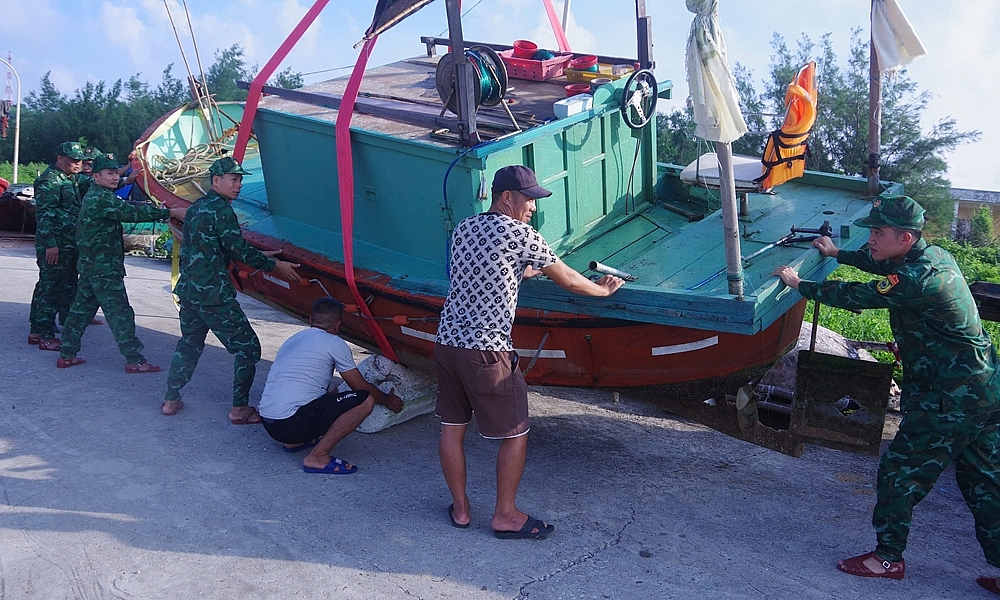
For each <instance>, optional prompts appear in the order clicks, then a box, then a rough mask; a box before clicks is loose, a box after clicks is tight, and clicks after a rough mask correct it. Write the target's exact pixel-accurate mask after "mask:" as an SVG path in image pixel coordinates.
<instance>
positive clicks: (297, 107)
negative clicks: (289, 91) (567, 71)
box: [260, 56, 569, 147]
mask: <svg viewBox="0 0 1000 600" xmlns="http://www.w3.org/2000/svg"><path fill="white" fill-rule="evenodd" d="M440 59H441V57H440V56H421V57H415V58H410V59H406V60H401V61H398V62H394V63H391V64H388V65H384V66H381V67H373V68H369V69H368V70H366V71H365V77H364V79H363V80H362V84H361V90H360V92H359V94H358V101H359V102H365V103H368V104H370V105H371V106H373V107H382V108H389V109H396V110H406V111H409V112H413V113H421V114H424V115H428V116H437V115H439V114H440V113H441V109H442V108H443V107H444V103H443V102H442V101H441V98H440V96H439V95H438V91H437V88H436V87H435V70H436V68H437V64H438V61H439V60H440ZM347 83H348V78H346V77H343V78H338V79H332V80H328V81H323V82H319V83H315V84H311V85H307V86H305V87H302V88H299V89H298V90H296V91H297V92H302V93H305V94H312V95H313V98H312V99H313V100H314V101H318V100H321V98H322V97H323V96H330V97H331V98H336V99H339V98H340V97H341V95H342V94H343V93H344V90H345V89H346V88H347ZM568 83H569V81H568V80H567V79H566V77H565V76H560V77H555V78H552V79H550V80H548V81H529V80H525V79H513V78H512V79H510V80H509V87H508V91H507V94H506V96H505V98H506V100H507V104H508V106H509V108H510V110H511V112H512V114H513V115H514V116H515V117H516V118H517V120H518V122H519V124H520V126H521V127H522V128H526V127H531V126H536V125H541V124H543V123H545V122H548V121H551V120H553V119H555V114H554V112H553V109H552V104H553V103H554V102H556V101H557V100H561V99H563V98H565V97H566V90H565V86H566V85H567V84H568ZM260 108H261V109H264V110H270V111H274V112H279V113H284V114H289V115H297V116H300V117H306V118H310V119H316V120H319V121H326V122H329V123H334V122H336V120H337V114H338V113H339V111H338V110H337V109H336V108H332V107H329V106H322V105H318V104H310V103H305V102H301V101H295V100H292V99H289V98H283V97H280V96H269V97H266V98H264V99H263V100H262V101H261V103H260ZM449 114H450V113H449ZM476 118H477V123H478V124H479V127H480V128H481V129H484V130H486V131H490V130H491V129H492V130H493V131H491V132H490V133H491V134H492V135H490V137H492V136H493V135H496V134H498V133H504V132H506V131H508V130H510V129H511V128H512V124H511V121H510V117H508V116H507V113H506V111H504V109H503V108H502V107H501V106H499V105H498V106H494V107H488V106H481V107H480V108H479V111H478V112H477V115H476ZM351 125H352V127H356V128H359V129H364V130H366V131H371V132H375V133H380V134H383V135H387V136H391V137H393V138H397V139H405V140H411V141H420V142H423V143H427V144H431V145H435V146H441V147H454V146H456V145H457V144H456V143H455V141H454V140H449V139H447V138H442V137H440V136H434V135H432V134H431V132H430V131H429V130H428V128H427V127H423V126H419V125H413V124H407V123H402V122H400V121H398V120H393V119H389V118H384V117H381V116H374V115H371V114H362V113H359V114H355V115H354V117H353V119H352V123H351ZM497 128H499V129H497Z"/></svg>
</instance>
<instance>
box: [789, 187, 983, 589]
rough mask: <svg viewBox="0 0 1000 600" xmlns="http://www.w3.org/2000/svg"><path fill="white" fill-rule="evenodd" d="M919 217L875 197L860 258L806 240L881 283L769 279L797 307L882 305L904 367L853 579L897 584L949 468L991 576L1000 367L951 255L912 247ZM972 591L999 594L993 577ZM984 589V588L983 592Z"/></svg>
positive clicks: (908, 204) (863, 222)
mask: <svg viewBox="0 0 1000 600" xmlns="http://www.w3.org/2000/svg"><path fill="white" fill-rule="evenodd" d="M923 224H924V209H923V208H921V207H920V205H919V204H917V203H916V202H914V201H913V200H912V199H911V198H908V197H906V196H897V195H888V194H883V195H881V196H879V197H878V198H876V199H875V201H874V202H873V204H872V209H871V213H870V214H869V216H868V217H867V218H864V219H859V220H857V221H855V225H858V226H860V227H866V228H869V229H870V230H871V232H870V234H869V239H868V249H867V250H864V249H863V250H856V251H846V250H844V251H841V250H839V249H838V248H837V247H836V246H835V245H834V244H833V242H832V241H831V240H830V238H828V237H823V238H820V239H818V240H816V241H815V242H814V244H813V245H814V246H816V247H817V248H818V249H819V250H820V253H821V254H822V255H823V256H826V257H836V259H837V262H839V263H841V264H846V265H852V266H854V267H857V268H859V269H861V270H863V271H867V272H869V273H874V274H876V275H880V276H882V277H883V279H878V280H875V281H872V282H870V283H843V282H836V281H824V282H813V281H803V280H801V279H800V278H799V277H798V275H797V274H796V272H795V270H794V269H792V268H790V267H787V266H785V267H778V269H776V270H775V272H774V274H775V275H778V276H779V277H781V279H782V281H784V282H785V283H786V284H787V285H788V286H790V287H794V288H797V289H798V290H799V292H800V293H801V294H802V295H803V296H804V297H806V298H809V299H811V300H816V301H818V302H822V303H824V304H829V305H830V306H836V307H839V308H848V309H855V308H888V309H889V324H890V325H891V327H892V332H893V336H894V337H895V338H896V342H897V343H898V345H899V350H900V356H901V359H902V363H903V375H904V382H903V394H902V398H901V400H900V410H901V411H902V413H903V420H902V422H901V423H900V426H899V432H898V433H897V434H896V437H895V438H894V439H893V440H892V443H890V444H889V447H888V449H887V450H886V451H885V453H884V454H883V455H882V459H881V461H880V463H879V470H878V488H877V491H878V501H877V503H876V505H875V511H874V514H873V515H872V524H873V525H874V526H875V533H876V538H877V541H878V544H877V546H876V548H875V551H874V552H870V553H868V554H864V555H861V556H858V557H855V558H851V559H847V560H842V561H840V562H839V563H838V565H837V567H838V568H839V569H840V570H842V571H845V572H847V573H850V574H852V575H859V576H863V577H890V578H893V579H901V578H902V577H903V574H904V572H905V563H904V562H903V551H904V550H905V548H906V538H907V535H908V534H909V531H910V518H911V516H912V513H913V507H914V505H916V504H917V503H918V502H920V500H922V499H923V498H924V496H926V495H927V493H928V492H930V490H931V487H932V486H933V485H934V482H935V481H936V480H937V478H938V477H939V476H940V475H941V472H942V471H943V470H944V469H945V467H947V466H948V465H949V464H951V463H953V464H954V465H955V475H956V478H957V479H958V487H959V489H961V490H962V495H963V496H964V497H965V501H966V503H967V504H968V505H969V508H970V509H971V510H972V514H973V515H974V517H975V521H976V537H977V538H978V540H979V543H980V545H981V546H982V548H983V552H984V554H985V556H986V560H987V562H989V563H990V564H991V565H993V566H996V567H1000V375H998V374H997V372H998V367H1000V363H998V360H997V353H996V351H995V349H994V347H993V343H992V341H991V340H990V337H989V335H988V334H987V333H986V332H985V331H984V330H983V327H982V324H981V323H980V321H979V311H978V309H977V308H976V304H975V301H974V300H973V298H972V293H971V292H970V291H969V286H968V284H967V283H966V282H965V278H964V277H963V276H962V273H961V271H960V270H959V268H958V265H957V264H956V263H955V259H954V257H952V255H951V254H949V253H948V252H947V251H946V250H944V249H942V248H940V247H937V246H930V245H928V244H927V242H926V241H925V240H923V239H921V230H922V228H923ZM978 581H979V583H980V585H982V586H983V587H986V588H987V589H991V591H995V592H997V593H1000V586H998V578H997V577H981V578H980V579H979V580H978ZM990 586H992V587H990Z"/></svg>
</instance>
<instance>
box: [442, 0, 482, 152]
mask: <svg viewBox="0 0 1000 600" xmlns="http://www.w3.org/2000/svg"><path fill="white" fill-rule="evenodd" d="M445 10H446V11H447V13H448V38H449V39H450V40H451V53H452V56H454V57H455V58H454V60H452V63H453V64H454V65H455V95H456V96H457V98H456V102H455V104H456V108H458V135H459V139H461V140H462V144H463V145H468V146H471V145H473V144H476V143H478V142H479V133H478V132H477V131H476V100H475V98H474V97H473V92H472V84H473V78H472V73H471V71H470V69H471V68H472V67H471V65H470V64H469V61H467V60H465V39H464V38H463V36H462V6H461V0H446V1H445Z"/></svg>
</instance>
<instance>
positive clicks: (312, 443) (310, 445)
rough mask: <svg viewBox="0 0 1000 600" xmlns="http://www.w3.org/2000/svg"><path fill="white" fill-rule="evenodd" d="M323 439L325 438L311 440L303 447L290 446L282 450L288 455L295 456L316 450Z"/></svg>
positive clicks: (283, 447)
mask: <svg viewBox="0 0 1000 600" xmlns="http://www.w3.org/2000/svg"><path fill="white" fill-rule="evenodd" d="M321 439H323V436H319V437H318V438H316V439H313V440H309V441H308V442H306V443H304V444H302V445H301V446H295V447H294V448H289V447H288V446H282V447H281V449H282V450H283V451H285V452H286V453H288V454H295V453H296V452H302V451H303V450H305V449H307V448H314V447H315V446H316V444H318V443H319V441H320V440H321Z"/></svg>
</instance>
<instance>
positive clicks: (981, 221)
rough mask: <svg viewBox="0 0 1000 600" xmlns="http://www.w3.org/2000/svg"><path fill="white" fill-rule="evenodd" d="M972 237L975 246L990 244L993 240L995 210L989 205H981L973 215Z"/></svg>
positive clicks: (971, 240)
mask: <svg viewBox="0 0 1000 600" xmlns="http://www.w3.org/2000/svg"><path fill="white" fill-rule="evenodd" d="M970 225H971V228H972V231H971V236H970V237H971V239H970V242H972V245H973V246H976V247H982V246H988V245H989V244H990V243H992V242H993V212H992V211H991V210H990V208H989V207H988V206H980V207H979V210H977V211H976V214H975V215H973V216H972V223H971V224H970Z"/></svg>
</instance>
